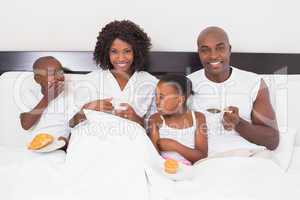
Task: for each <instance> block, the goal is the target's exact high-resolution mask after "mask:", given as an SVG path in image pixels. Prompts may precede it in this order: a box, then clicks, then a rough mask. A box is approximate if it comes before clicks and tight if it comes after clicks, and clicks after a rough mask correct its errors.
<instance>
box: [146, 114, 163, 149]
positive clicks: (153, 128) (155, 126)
mask: <svg viewBox="0 0 300 200" xmlns="http://www.w3.org/2000/svg"><path fill="white" fill-rule="evenodd" d="M161 123H162V120H161V118H160V115H159V114H158V113H155V114H154V115H151V117H150V119H149V126H148V127H149V130H150V139H151V141H152V143H153V145H154V147H155V148H156V150H157V151H158V152H159V148H158V145H157V142H158V140H159V126H160V124H161Z"/></svg>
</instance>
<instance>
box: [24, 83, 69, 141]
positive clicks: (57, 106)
mask: <svg viewBox="0 0 300 200" xmlns="http://www.w3.org/2000/svg"><path fill="white" fill-rule="evenodd" d="M23 97H24V99H23V100H24V105H26V108H27V109H28V110H27V112H28V111H30V110H32V109H33V108H34V107H35V106H36V105H37V104H38V103H39V102H40V100H41V99H42V98H43V94H42V93H41V90H40V89H37V87H35V88H31V89H29V91H26V92H25V93H24V96H23ZM69 115H70V114H69V110H68V93H67V92H66V91H63V92H62V93H61V94H59V95H58V96H57V97H56V98H55V99H53V100H52V101H51V102H50V103H49V104H48V106H47V108H46V109H45V110H44V112H43V114H42V115H41V118H40V120H38V121H37V122H36V123H35V124H34V125H33V126H32V127H31V128H30V129H29V130H28V131H27V132H29V134H30V135H31V136H32V138H33V137H34V136H36V135H37V134H38V133H48V134H51V135H53V136H55V137H56V138H58V137H60V136H62V137H64V138H68V137H69V134H70V128H69V125H68V121H69V118H70V116H69Z"/></svg>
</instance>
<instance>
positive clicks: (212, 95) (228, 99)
mask: <svg viewBox="0 0 300 200" xmlns="http://www.w3.org/2000/svg"><path fill="white" fill-rule="evenodd" d="M231 68H232V72H231V75H230V77H229V78H228V79H227V80H226V81H224V82H222V83H216V82H213V81H211V80H209V79H207V77H206V76H205V73H204V69H201V70H199V71H196V72H194V73H192V74H190V75H189V76H188V78H190V79H191V81H192V84H193V91H194V92H195V94H194V95H193V96H192V97H191V98H190V99H189V102H188V104H189V107H190V109H191V110H195V111H199V112H203V113H204V114H205V117H206V123H207V126H208V156H212V155H213V154H215V153H221V152H226V151H231V150H235V149H264V148H265V147H263V146H259V145H256V144H253V143H251V142H249V141H247V140H246V139H244V138H243V137H241V136H240V135H239V134H238V133H237V132H235V131H226V130H225V129H224V127H223V125H222V122H221V120H222V117H223V112H219V113H210V112H208V111H207V109H217V110H220V111H223V110H224V109H225V108H226V107H228V106H236V107H238V108H239V115H240V117H241V118H243V119H244V120H246V121H248V122H250V123H251V112H252V108H253V103H254V101H255V99H256V96H257V93H258V90H259V87H260V82H261V78H260V77H259V76H258V75H257V74H255V73H252V72H247V71H243V70H240V69H237V68H234V67H231Z"/></svg>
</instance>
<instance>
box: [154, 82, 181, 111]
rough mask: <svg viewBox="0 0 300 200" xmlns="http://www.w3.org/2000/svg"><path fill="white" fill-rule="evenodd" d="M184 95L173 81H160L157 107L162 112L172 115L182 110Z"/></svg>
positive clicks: (157, 90)
mask: <svg viewBox="0 0 300 200" xmlns="http://www.w3.org/2000/svg"><path fill="white" fill-rule="evenodd" d="M183 102H184V97H183V96H181V95H180V94H178V90H177V89H176V86H175V85H174V84H172V83H164V82H160V83H159V84H158V85H157V88H156V107H157V110H158V112H159V113H160V114H162V115H170V114H174V113H177V112H178V111H180V110H181V108H182V106H183Z"/></svg>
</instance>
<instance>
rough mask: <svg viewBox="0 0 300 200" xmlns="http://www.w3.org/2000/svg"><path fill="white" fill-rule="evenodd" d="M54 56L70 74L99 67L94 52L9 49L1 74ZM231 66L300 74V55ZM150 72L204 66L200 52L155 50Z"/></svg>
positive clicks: (237, 58)
mask: <svg viewBox="0 0 300 200" xmlns="http://www.w3.org/2000/svg"><path fill="white" fill-rule="evenodd" d="M46 55H47V56H54V57H56V58H57V59H58V60H60V61H61V63H62V64H63V66H64V67H65V68H66V69H67V70H66V71H67V72H69V73H87V72H89V71H92V70H94V69H97V66H96V65H95V63H94V61H93V53H92V52H91V51H49V52H45V51H15V52H14V51H9V52H4V51H2V52H0V74H2V73H3V72H6V71H31V70H32V64H33V62H34V61H35V60H36V59H37V58H38V57H41V56H46ZM231 65H233V66H236V67H238V68H240V69H244V70H248V71H252V72H256V73H259V74H274V73H276V74H300V67H299V66H298V65H300V54H276V53H232V55H231ZM147 66H149V70H148V71H149V72H151V73H152V74H154V75H160V74H163V73H185V74H188V73H191V72H193V71H196V70H198V69H200V68H201V64H200V61H199V58H198V54H197V53H196V52H163V51H157V52H155V51H153V52H151V54H150V59H149V63H148V65H147Z"/></svg>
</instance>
